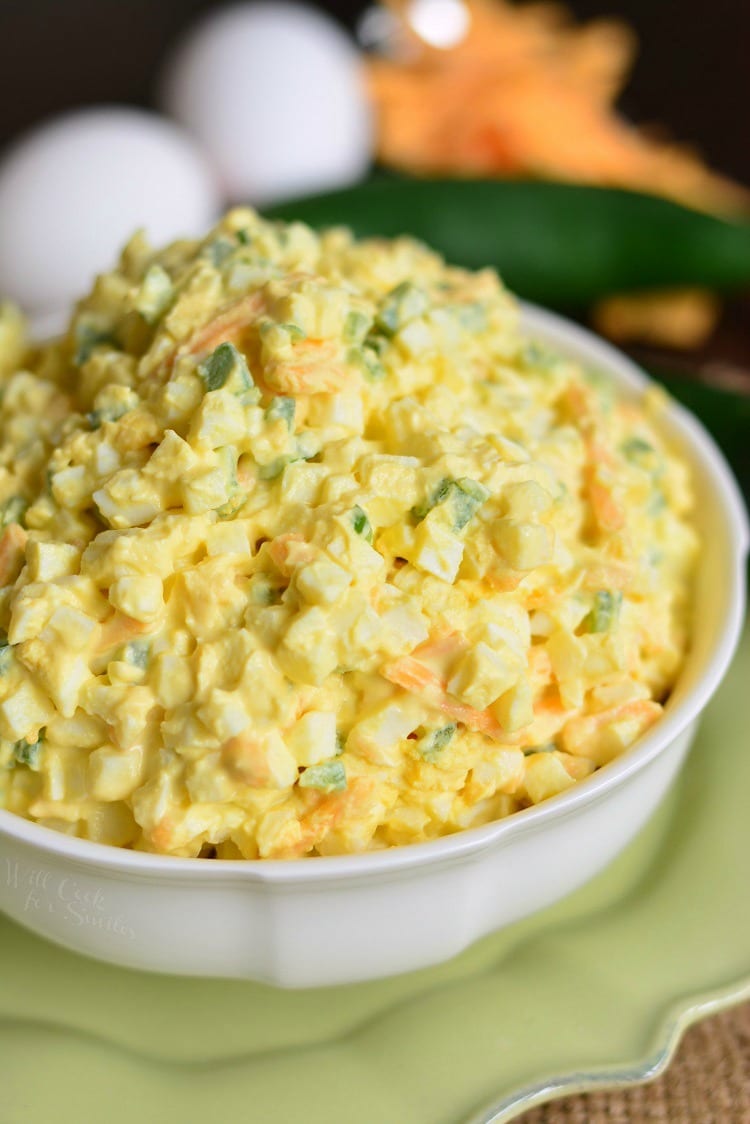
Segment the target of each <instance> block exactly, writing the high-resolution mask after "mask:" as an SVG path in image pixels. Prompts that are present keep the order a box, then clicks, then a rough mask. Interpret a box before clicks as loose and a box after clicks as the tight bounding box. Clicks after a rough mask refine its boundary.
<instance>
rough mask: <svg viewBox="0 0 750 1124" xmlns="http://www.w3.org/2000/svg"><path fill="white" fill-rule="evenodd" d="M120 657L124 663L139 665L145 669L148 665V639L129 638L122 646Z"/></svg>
mask: <svg viewBox="0 0 750 1124" xmlns="http://www.w3.org/2000/svg"><path fill="white" fill-rule="evenodd" d="M122 658H123V660H124V661H125V663H129V664H132V666H133V667H139V668H141V669H142V670H145V668H147V667H148V660H149V645H148V641H146V640H131V641H130V642H129V643H128V644H126V645H125V647H124V648H123V651H122Z"/></svg>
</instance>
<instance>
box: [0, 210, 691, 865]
mask: <svg viewBox="0 0 750 1124" xmlns="http://www.w3.org/2000/svg"><path fill="white" fill-rule="evenodd" d="M0 386H1V393H2V409H1V411H0V524H1V527H2V530H1V531H0V629H2V633H0V806H3V807H5V808H6V809H9V810H10V811H11V812H14V813H16V814H18V815H20V816H25V817H27V818H29V819H33V820H35V821H37V822H38V823H40V824H43V825H45V826H47V827H51V828H54V829H56V830H58V831H62V832H66V833H68V834H70V835H76V836H81V837H83V838H87V839H91V840H95V841H98V842H103V843H107V844H112V845H115V846H119V847H128V848H135V849H138V850H145V851H154V852H159V853H163V854H172V855H181V856H196V857H219V858H230V859H231V858H235V859H241V858H270V859H278V858H282V859H288V858H295V857H301V856H307V855H330V854H339V853H348V852H361V851H367V850H372V849H378V848H386V847H392V846H397V845H401V844H409V843H414V842H418V841H423V840H427V839H432V838H435V837H437V836H440V835H444V834H446V833H450V832H455V831H458V830H461V829H464V828H469V827H473V826H476V825H478V824H483V823H486V822H488V821H490V820H494V819H497V818H499V817H503V816H507V815H509V814H511V813H513V812H515V811H516V810H518V809H521V808H525V807H528V806H529V805H532V804H536V803H538V802H539V801H542V800H545V799H547V798H548V797H551V796H554V795H555V794H557V793H560V792H562V791H564V790H565V789H567V788H569V787H570V786H571V785H574V784H575V783H576V782H577V781H579V780H581V779H582V778H584V777H586V776H588V775H589V774H590V773H591V772H592V771H593V770H595V769H597V768H598V767H599V766H602V765H605V764H606V763H607V762H609V761H611V760H612V759H613V758H615V757H617V756H618V755H619V754H620V753H622V752H623V750H625V749H626V748H627V747H628V746H629V745H630V744H631V743H632V742H633V741H635V739H637V738H638V737H639V736H640V735H642V734H643V733H644V732H645V731H646V730H648V729H649V727H650V726H651V725H652V724H653V723H654V722H656V721H658V719H659V716H660V715H661V713H662V704H663V702H664V700H665V698H666V696H667V694H668V692H669V690H670V687H671V685H672V684H673V682H674V679H675V676H676V674H677V672H678V670H679V667H680V664H681V661H682V659H683V655H684V653H685V650H686V646H687V643H688V640H689V624H690V621H689V603H690V575H691V569H692V565H693V560H694V556H695V553H696V547H697V540H696V535H695V533H694V531H693V529H692V526H691V522H690V512H691V504H692V499H691V485H690V478H689V473H688V471H687V468H686V466H685V464H684V463H683V462H682V460H681V459H680V458H679V457H678V456H677V455H676V453H675V452H674V451H673V450H671V449H670V448H669V447H668V445H667V444H666V442H665V439H664V437H663V436H662V434H661V432H660V427H659V412H660V410H661V409H662V399H661V398H660V396H659V395H658V394H656V393H654V392H650V393H648V394H646V395H645V396H644V397H643V400H642V401H634V400H632V399H630V398H625V397H624V396H623V397H621V396H620V395H619V394H618V392H616V391H615V389H614V388H613V386H612V385H611V384H610V382H609V381H607V379H606V378H604V377H603V376H602V375H601V373H600V372H598V371H596V370H588V369H584V368H582V367H581V366H580V365H578V364H577V363H576V362H574V361H572V360H571V359H570V358H566V357H565V356H564V355H559V354H555V353H554V352H552V351H550V350H549V349H548V348H547V347H545V346H543V345H542V344H541V343H539V342H538V341H536V340H534V339H530V338H528V337H527V336H526V335H525V333H524V332H523V330H522V329H521V326H520V323H519V314H518V309H517V306H516V304H515V302H514V300H513V298H512V297H511V296H510V295H509V294H508V293H507V292H506V291H505V290H504V289H503V287H502V285H501V283H500V282H499V280H498V278H497V276H496V275H495V274H494V273H493V272H491V271H489V270H488V271H484V272H479V273H469V272H466V271H464V270H461V269H457V268H452V267H450V266H447V265H446V264H445V263H444V262H443V261H442V260H441V258H439V257H438V256H437V255H436V254H434V253H432V252H431V251H430V250H428V249H427V248H425V247H424V246H422V245H420V244H418V243H416V242H413V241H411V240H408V239H406V238H404V239H398V240H396V241H392V242H386V241H378V240H371V241H362V242H357V241H355V240H354V239H353V238H352V236H351V235H350V234H349V233H348V232H346V231H344V230H331V231H329V232H327V233H325V234H322V235H317V234H315V233H313V231H311V230H310V229H309V228H307V227H305V226H303V225H300V224H292V225H283V224H280V223H270V222H267V221H264V220H262V219H261V218H260V217H259V216H258V215H257V214H255V213H254V212H253V211H250V210H246V209H241V210H234V211H232V212H230V213H229V214H228V215H227V216H226V217H225V218H224V220H223V221H222V222H221V223H220V224H219V225H218V226H217V227H216V229H214V230H213V231H212V232H211V233H210V234H209V235H208V237H206V238H205V239H204V240H203V241H196V242H187V241H183V242H178V243H175V244H173V245H171V246H169V247H167V248H166V249H164V250H161V251H159V252H155V251H154V250H153V249H152V248H151V247H150V246H149V245H148V244H147V242H146V241H145V239H144V238H143V237H142V236H140V235H138V236H136V237H135V238H134V239H133V240H132V241H131V242H130V243H129V245H128V246H127V247H126V249H125V250H124V252H123V254H122V258H121V260H120V262H119V264H118V266H117V268H116V269H115V270H114V271H113V272H112V273H109V274H106V275H103V276H100V277H99V278H98V279H97V281H96V284H95V285H94V288H93V290H92V292H91V293H90V295H89V296H87V297H86V299H84V300H83V301H82V302H81V303H80V304H79V305H78V307H77V308H76V310H75V313H74V314H73V316H72V319H71V322H70V325H69V328H68V330H67V332H66V334H65V335H64V337H63V338H61V339H59V340H57V341H54V342H52V343H50V344H48V345H46V346H43V347H37V348H33V347H31V346H29V345H27V344H26V342H25V340H24V326H23V323H22V321H21V318H20V317H19V316H18V314H17V313H16V312H14V310H13V309H12V308H10V307H5V308H4V310H3V312H2V315H1V316H0Z"/></svg>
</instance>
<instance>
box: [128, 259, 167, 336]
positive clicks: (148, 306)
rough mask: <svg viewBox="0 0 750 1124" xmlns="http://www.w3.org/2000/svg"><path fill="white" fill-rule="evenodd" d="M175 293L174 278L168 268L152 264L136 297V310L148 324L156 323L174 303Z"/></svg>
mask: <svg viewBox="0 0 750 1124" xmlns="http://www.w3.org/2000/svg"><path fill="white" fill-rule="evenodd" d="M173 295H174V287H173V285H172V278H171V277H170V276H169V274H168V273H167V271H166V269H163V268H162V266H160V265H156V264H154V265H151V266H149V268H148V269H147V270H146V275H145V277H144V278H143V281H142V282H141V287H140V289H139V290H138V294H137V296H136V298H135V309H136V312H140V314H141V316H142V317H143V319H144V320H145V321H146V323H147V324H155V323H156V322H157V320H159V319H160V318H161V317H162V315H163V314H164V312H166V310H167V308H168V307H169V305H170V304H171V303H172V297H173Z"/></svg>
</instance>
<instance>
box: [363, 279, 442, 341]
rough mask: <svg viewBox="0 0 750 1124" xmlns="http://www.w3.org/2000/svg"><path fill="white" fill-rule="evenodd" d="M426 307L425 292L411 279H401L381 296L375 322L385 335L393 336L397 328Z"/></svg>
mask: <svg viewBox="0 0 750 1124" xmlns="http://www.w3.org/2000/svg"><path fill="white" fill-rule="evenodd" d="M428 308H429V302H428V300H427V295H426V293H424V292H423V291H422V289H419V288H417V286H416V285H414V284H413V283H412V282H411V281H402V283H401V284H400V285H397V286H396V288H395V289H391V291H390V293H387V294H386V296H385V297H384V298H383V301H382V302H381V305H380V308H379V309H378V312H377V315H376V317H375V323H376V324H377V326H378V328H379V329H380V331H381V332H383V333H384V334H385V335H387V336H394V335H395V334H396V332H397V331H398V330H399V328H402V327H403V326H404V324H408V322H409V321H410V320H415V319H416V318H417V316H421V315H422V314H423V313H424V312H426V311H427V309H428Z"/></svg>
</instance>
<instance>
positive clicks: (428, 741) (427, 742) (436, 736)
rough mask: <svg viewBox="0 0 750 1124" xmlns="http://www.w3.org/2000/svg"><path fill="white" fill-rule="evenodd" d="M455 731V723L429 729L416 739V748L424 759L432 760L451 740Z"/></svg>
mask: <svg viewBox="0 0 750 1124" xmlns="http://www.w3.org/2000/svg"><path fill="white" fill-rule="evenodd" d="M455 733H456V723H455V722H451V723H450V724H449V725H447V726H441V727H440V728H439V729H438V730H430V731H429V733H426V734H424V735H423V736H422V737H421V738H419V739H418V741H417V750H418V752H419V753H420V754H421V756H422V757H424V759H425V761H429V762H434V761H435V760H436V759H437V758H438V757H439V756H440V754H441V753H442V751H443V750H444V749H445V747H446V746H447V745H448V743H449V742H451V741H452V740H453V736H454V734H455Z"/></svg>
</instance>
